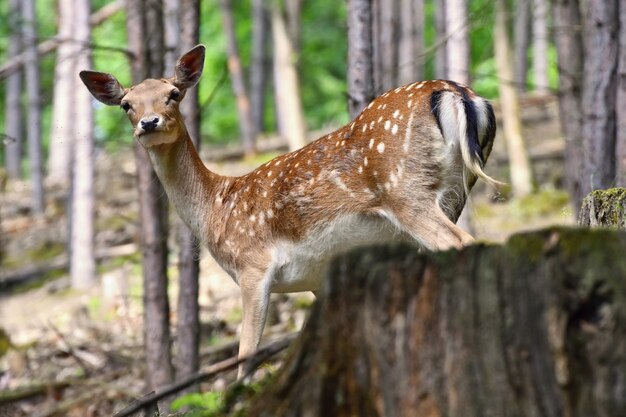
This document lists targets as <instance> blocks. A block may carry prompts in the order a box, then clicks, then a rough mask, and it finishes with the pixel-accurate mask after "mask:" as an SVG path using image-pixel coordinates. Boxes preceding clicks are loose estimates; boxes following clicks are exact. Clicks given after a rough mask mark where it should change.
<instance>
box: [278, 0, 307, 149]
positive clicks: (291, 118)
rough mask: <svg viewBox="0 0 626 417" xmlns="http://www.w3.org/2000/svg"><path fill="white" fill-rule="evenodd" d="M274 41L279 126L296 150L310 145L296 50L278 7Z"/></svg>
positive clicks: (281, 132) (282, 134) (290, 145)
mask: <svg viewBox="0 0 626 417" xmlns="http://www.w3.org/2000/svg"><path fill="white" fill-rule="evenodd" d="M272 38H273V41H274V77H275V80H274V89H275V94H274V96H275V98H276V108H277V110H278V114H277V116H278V126H279V130H280V134H281V136H283V137H284V138H286V139H287V142H288V143H289V149H290V150H295V149H299V148H301V147H302V146H304V145H305V144H306V125H305V121H304V113H303V111H302V103H301V102H300V87H299V85H298V72H297V70H296V66H295V63H294V62H293V50H292V48H291V42H290V41H289V35H288V34H287V28H286V27H285V21H284V19H283V16H282V13H281V12H280V10H279V8H278V5H276V4H275V5H274V6H273V7H272Z"/></svg>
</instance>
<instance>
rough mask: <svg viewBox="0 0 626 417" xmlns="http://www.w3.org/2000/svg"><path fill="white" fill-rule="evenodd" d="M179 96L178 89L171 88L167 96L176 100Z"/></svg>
mask: <svg viewBox="0 0 626 417" xmlns="http://www.w3.org/2000/svg"><path fill="white" fill-rule="evenodd" d="M179 98H180V91H179V90H176V89H174V90H172V91H171V92H170V96H169V97H168V99H169V100H174V101H178V99H179Z"/></svg>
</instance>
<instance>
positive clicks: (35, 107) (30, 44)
mask: <svg viewBox="0 0 626 417" xmlns="http://www.w3.org/2000/svg"><path fill="white" fill-rule="evenodd" d="M22 20H23V23H22V24H23V34H24V53H25V62H24V76H25V77H26V94H27V96H28V98H27V99H28V112H27V120H26V132H27V137H28V164H29V166H30V178H31V184H32V187H33V189H32V209H33V212H34V213H35V214H43V213H44V210H45V201H44V188H43V155H42V149H41V92H40V86H39V84H40V78H39V54H38V53H37V16H36V13H35V0H23V1H22Z"/></svg>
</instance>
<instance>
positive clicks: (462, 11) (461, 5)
mask: <svg viewBox="0 0 626 417" xmlns="http://www.w3.org/2000/svg"><path fill="white" fill-rule="evenodd" d="M446 33H447V36H448V43H447V45H446V51H447V52H446V53H447V58H446V63H447V66H448V73H447V78H448V79H450V80H452V81H456V82H459V83H462V84H466V85H469V83H470V70H469V63H470V49H469V21H468V19H467V0H446Z"/></svg>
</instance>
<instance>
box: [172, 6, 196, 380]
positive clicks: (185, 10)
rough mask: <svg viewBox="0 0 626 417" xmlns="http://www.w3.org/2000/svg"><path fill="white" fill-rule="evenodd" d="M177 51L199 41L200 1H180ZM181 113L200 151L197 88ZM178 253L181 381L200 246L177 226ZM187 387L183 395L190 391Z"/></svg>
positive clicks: (192, 329) (186, 366) (192, 364)
mask: <svg viewBox="0 0 626 417" xmlns="http://www.w3.org/2000/svg"><path fill="white" fill-rule="evenodd" d="M180 11H181V19H180V22H181V25H180V26H181V33H180V52H181V53H183V52H186V51H188V50H190V49H191V48H193V47H194V46H195V45H197V44H198V43H199V41H200V34H199V30H200V2H199V0H181V1H180ZM181 112H182V114H183V116H184V118H185V124H186V125H187V130H188V132H189V135H190V136H191V138H192V139H191V140H192V142H193V143H194V145H195V147H196V149H198V150H199V149H200V142H201V141H200V106H199V103H198V87H197V86H195V87H193V88H192V89H189V90H187V93H186V95H185V100H183V102H182V103H181ZM178 230H179V245H180V254H179V259H178V273H179V292H178V320H177V323H176V334H177V338H176V341H177V343H178V349H177V357H176V360H175V365H176V379H177V380H181V379H183V378H185V377H187V376H189V375H191V374H194V373H196V372H197V371H198V369H199V367H200V356H199V345H200V307H199V300H198V297H199V295H200V290H199V289H200V283H199V276H200V263H199V254H200V245H199V243H198V241H197V240H196V238H195V237H194V236H193V233H192V232H191V230H190V229H189V228H188V227H187V226H186V225H185V224H183V223H182V222H180V223H179V229H178ZM195 388H196V387H190V388H189V389H188V390H187V392H191V391H194V390H195Z"/></svg>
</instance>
